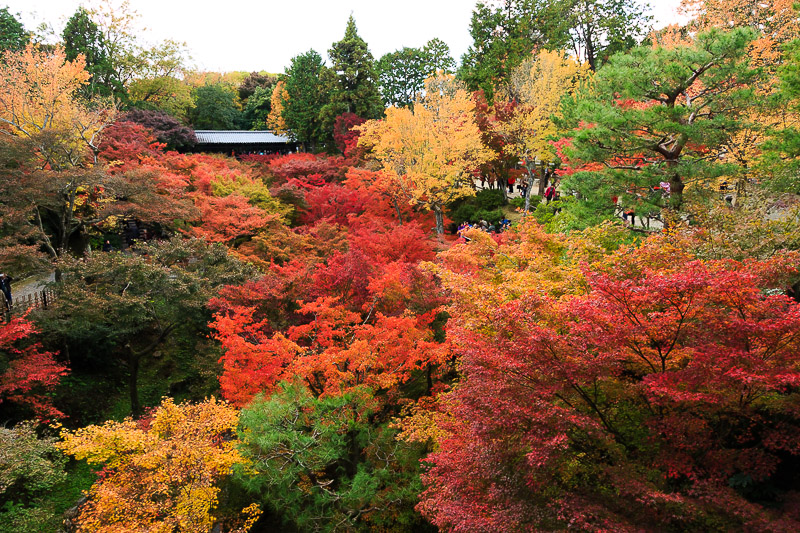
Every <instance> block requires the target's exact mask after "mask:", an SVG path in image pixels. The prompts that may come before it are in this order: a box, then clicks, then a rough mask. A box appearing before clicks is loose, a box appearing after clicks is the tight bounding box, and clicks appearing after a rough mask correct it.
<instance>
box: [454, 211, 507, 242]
mask: <svg viewBox="0 0 800 533" xmlns="http://www.w3.org/2000/svg"><path fill="white" fill-rule="evenodd" d="M471 229H477V230H480V231H484V232H486V233H502V232H504V231H506V230H509V229H511V221H510V220H508V219H507V218H505V217H503V219H502V220H500V221H498V222H497V223H496V224H495V223H489V222H486V221H485V220H480V221H478V222H476V223H474V224H470V223H469V222H467V221H464V222H462V223H461V224H460V225H459V226H458V230H457V231H456V233H457V234H458V236H459V237H464V238H466V237H465V233H466V232H467V231H468V230H471ZM467 240H469V239H467Z"/></svg>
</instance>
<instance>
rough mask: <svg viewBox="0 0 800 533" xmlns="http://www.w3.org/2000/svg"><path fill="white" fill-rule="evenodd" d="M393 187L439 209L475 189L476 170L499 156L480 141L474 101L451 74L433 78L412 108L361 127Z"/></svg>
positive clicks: (413, 200) (392, 111) (413, 201)
mask: <svg viewBox="0 0 800 533" xmlns="http://www.w3.org/2000/svg"><path fill="white" fill-rule="evenodd" d="M360 130H361V138H360V140H359V143H360V144H363V145H366V146H370V147H371V148H372V153H373V155H374V157H375V158H376V159H377V160H378V161H379V162H380V163H381V165H382V168H383V170H384V172H386V173H387V175H389V176H390V178H391V182H392V184H393V186H394V187H396V188H397V189H398V190H400V191H401V194H402V196H403V197H404V198H405V199H406V200H407V201H408V202H409V203H410V204H411V205H415V206H418V207H420V208H422V209H426V210H434V211H437V213H438V212H440V211H441V209H442V207H443V206H444V204H446V203H448V202H451V201H453V200H456V199H458V198H461V197H464V196H471V195H473V194H474V193H475V189H474V185H473V176H474V172H475V171H476V169H477V168H478V167H479V166H480V165H481V164H483V163H485V162H487V161H489V160H491V159H492V157H493V156H494V154H493V152H492V151H491V150H489V149H488V148H486V147H485V146H484V144H483V142H482V139H481V132H480V130H479V129H478V124H477V120H476V117H475V104H474V102H473V101H472V98H471V96H470V94H469V92H467V90H466V89H464V88H463V87H461V86H460V85H459V84H457V83H456V82H455V80H454V78H453V77H452V76H449V75H439V76H438V77H435V78H431V79H428V80H427V81H426V83H425V91H424V93H422V94H421V95H419V96H418V97H417V98H416V100H415V101H414V105H413V108H396V107H391V108H389V109H387V110H386V118H385V119H384V120H380V121H377V120H372V121H369V122H367V123H366V124H364V125H362V126H361V127H360Z"/></svg>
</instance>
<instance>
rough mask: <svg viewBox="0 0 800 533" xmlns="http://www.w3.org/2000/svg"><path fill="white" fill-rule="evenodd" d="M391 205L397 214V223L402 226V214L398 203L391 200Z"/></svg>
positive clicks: (395, 199) (395, 200)
mask: <svg viewBox="0 0 800 533" xmlns="http://www.w3.org/2000/svg"><path fill="white" fill-rule="evenodd" d="M392 203H393V204H394V210H395V212H396V213H397V222H398V223H399V224H400V225H401V226H402V225H403V213H401V212H400V203H399V202H398V201H397V198H393V199H392Z"/></svg>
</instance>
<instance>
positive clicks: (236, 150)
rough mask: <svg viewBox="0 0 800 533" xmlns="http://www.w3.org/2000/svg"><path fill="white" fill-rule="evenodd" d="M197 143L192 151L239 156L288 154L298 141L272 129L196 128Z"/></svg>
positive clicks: (295, 148)
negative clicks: (229, 129) (228, 129)
mask: <svg viewBox="0 0 800 533" xmlns="http://www.w3.org/2000/svg"><path fill="white" fill-rule="evenodd" d="M194 134H195V136H196V137H197V145H195V147H194V149H193V150H192V151H194V152H206V153H216V154H226V155H230V156H237V155H243V154H276V153H278V154H288V153H292V152H296V151H297V147H298V143H296V142H294V141H292V140H291V139H290V138H289V137H288V136H286V135H276V134H275V133H272V132H271V131H266V130H264V131H226V130H195V132H194Z"/></svg>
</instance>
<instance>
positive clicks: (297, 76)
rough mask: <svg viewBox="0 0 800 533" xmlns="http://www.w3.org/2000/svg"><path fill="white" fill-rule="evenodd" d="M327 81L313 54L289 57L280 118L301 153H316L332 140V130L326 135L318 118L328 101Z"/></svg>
mask: <svg viewBox="0 0 800 533" xmlns="http://www.w3.org/2000/svg"><path fill="white" fill-rule="evenodd" d="M330 77H331V73H330V71H329V69H328V68H327V67H326V66H325V65H324V64H323V62H322V57H321V56H320V55H319V54H318V53H317V52H316V51H314V50H309V51H308V52H306V53H305V54H301V55H299V56H295V57H293V58H292V64H291V66H290V67H289V69H288V70H287V71H286V82H285V85H284V89H285V90H286V95H287V98H286V99H285V101H284V102H283V104H284V105H283V110H282V113H281V115H282V117H283V120H284V122H285V123H286V127H287V129H288V130H289V132H290V134H291V135H292V137H294V138H295V139H296V140H297V141H298V142H300V143H301V144H302V145H303V147H304V149H311V150H316V149H317V148H319V147H321V145H323V144H324V143H325V142H326V141H327V140H329V139H330V138H331V137H332V134H333V130H332V129H330V130H329V131H326V130H325V128H323V123H322V120H321V118H320V112H321V111H322V108H323V107H324V106H325V105H327V104H328V103H329V101H330V99H329V91H330V85H329V81H328V80H329V79H330Z"/></svg>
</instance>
